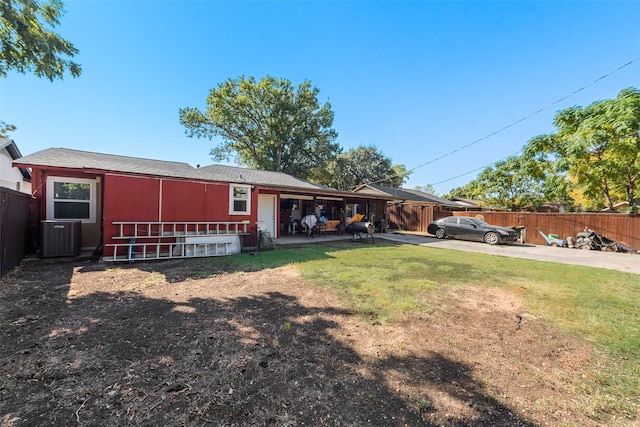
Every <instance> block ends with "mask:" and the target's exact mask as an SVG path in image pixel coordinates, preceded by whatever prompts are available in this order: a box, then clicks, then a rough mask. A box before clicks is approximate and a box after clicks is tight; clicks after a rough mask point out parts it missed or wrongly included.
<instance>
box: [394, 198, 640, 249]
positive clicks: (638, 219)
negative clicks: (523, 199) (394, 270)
mask: <svg viewBox="0 0 640 427" xmlns="http://www.w3.org/2000/svg"><path fill="white" fill-rule="evenodd" d="M451 215H456V216H471V217H475V216H478V215H481V216H482V218H483V219H484V220H485V221H486V222H488V223H489V224H494V225H504V226H506V227H525V228H526V235H525V241H526V242H528V243H532V244H536V245H546V244H547V242H546V241H545V240H544V238H543V237H542V236H541V235H540V233H538V231H537V229H538V228H539V229H540V230H542V232H544V233H545V234H557V235H558V236H559V237H560V238H561V239H566V238H567V237H569V236H573V237H576V234H577V233H579V232H582V231H584V229H585V228H590V229H591V230H593V231H595V232H596V233H598V234H600V235H603V236H605V237H607V238H609V239H611V240H614V241H616V242H620V243H624V244H625V245H627V246H630V247H632V248H633V249H636V250H640V215H632V214H612V213H564V214H558V213H541V212H484V211H482V212H449V211H439V210H434V208H433V206H416V205H408V204H407V205H400V204H398V205H391V206H387V223H388V224H389V226H390V227H391V228H398V229H400V230H405V231H415V232H419V233H426V232H427V227H428V226H429V223H430V222H431V221H433V220H437V219H440V218H442V217H445V216H451Z"/></svg>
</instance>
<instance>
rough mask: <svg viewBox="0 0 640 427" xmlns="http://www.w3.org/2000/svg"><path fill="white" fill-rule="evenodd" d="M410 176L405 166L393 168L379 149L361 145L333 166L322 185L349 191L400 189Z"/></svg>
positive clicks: (329, 167)
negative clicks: (371, 187)
mask: <svg viewBox="0 0 640 427" xmlns="http://www.w3.org/2000/svg"><path fill="white" fill-rule="evenodd" d="M409 174H410V172H408V171H407V169H406V168H405V166H404V165H402V164H397V165H393V164H392V163H391V159H390V158H389V157H387V156H385V155H384V154H383V153H382V152H381V151H378V150H377V149H376V148H375V147H371V146H369V147H365V146H362V145H361V146H359V147H357V148H352V149H350V150H348V151H346V152H344V153H341V154H339V155H338V156H336V157H335V158H334V159H333V160H332V161H331V162H329V164H328V168H327V174H326V175H325V176H323V177H319V178H318V182H320V183H321V184H326V185H328V186H330V187H333V188H337V189H339V190H345V191H351V190H353V189H354V188H356V187H357V186H358V185H361V184H369V183H373V184H378V185H384V186H388V187H400V186H401V185H402V183H403V182H404V181H405V179H406V178H407V177H408V176H409Z"/></svg>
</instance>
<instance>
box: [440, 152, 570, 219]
mask: <svg viewBox="0 0 640 427" xmlns="http://www.w3.org/2000/svg"><path fill="white" fill-rule="evenodd" d="M567 188H568V181H567V180H566V178H565V177H564V175H562V174H557V173H554V171H553V170H552V169H551V168H550V166H549V164H548V163H547V162H543V161H540V160H539V159H536V158H531V157H527V156H510V157H508V158H507V159H505V160H503V161H500V162H497V163H495V164H494V165H493V166H491V167H488V168H485V169H484V170H483V171H482V172H481V173H480V174H479V175H478V177H477V178H476V179H475V180H473V181H471V182H470V183H468V184H466V185H464V186H463V187H458V188H455V189H453V190H452V191H451V192H450V194H449V196H451V197H453V196H457V197H464V198H467V199H475V200H482V201H483V203H485V204H487V205H489V206H492V207H499V208H505V209H510V210H513V211H520V210H525V209H536V208H538V207H539V206H540V205H541V204H542V203H545V202H562V203H564V204H567V203H568V201H569V200H570V197H569V196H568V193H567ZM568 204H569V205H570V204H571V203H568Z"/></svg>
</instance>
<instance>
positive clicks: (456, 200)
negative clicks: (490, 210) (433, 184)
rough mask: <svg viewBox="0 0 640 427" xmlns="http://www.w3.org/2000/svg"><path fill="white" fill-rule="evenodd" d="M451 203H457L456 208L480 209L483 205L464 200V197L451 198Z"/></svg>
mask: <svg viewBox="0 0 640 427" xmlns="http://www.w3.org/2000/svg"><path fill="white" fill-rule="evenodd" d="M449 200H450V201H451V202H453V203H455V204H456V206H461V207H466V208H480V207H481V205H480V204H479V203H476V201H474V200H469V199H464V198H462V197H451V198H450V199H449Z"/></svg>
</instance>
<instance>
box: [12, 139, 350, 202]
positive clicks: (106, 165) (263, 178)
mask: <svg viewBox="0 0 640 427" xmlns="http://www.w3.org/2000/svg"><path fill="white" fill-rule="evenodd" d="M14 164H16V165H20V166H29V167H52V168H63V169H81V170H84V171H87V172H93V173H100V172H124V173H132V174H141V175H152V176H159V177H172V178H186V179H200V180H204V181H216V182H233V183H238V184H249V185H261V186H265V187H272V188H287V189H291V190H298V191H306V192H311V193H318V194H319V193H331V194H338V195H340V194H349V195H354V194H353V193H351V192H345V191H339V190H336V189H333V188H330V187H327V186H324V185H319V184H313V183H311V182H308V181H305V180H303V179H300V178H296V177H293V176H291V175H288V174H286V173H282V172H272V171H263V170H255V169H247V168H241V167H236V166H226V165H211V166H204V167H201V168H194V167H193V166H191V165H189V164H187V163H180V162H170V161H164V160H151V159H142V158H137V157H127V156H118V155H113V154H102V153H94V152H89V151H80V150H72V149H68V148H48V149H46V150H42V151H38V152H37V153H34V154H30V155H28V156H25V157H22V158H20V159H19V160H17V161H14Z"/></svg>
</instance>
